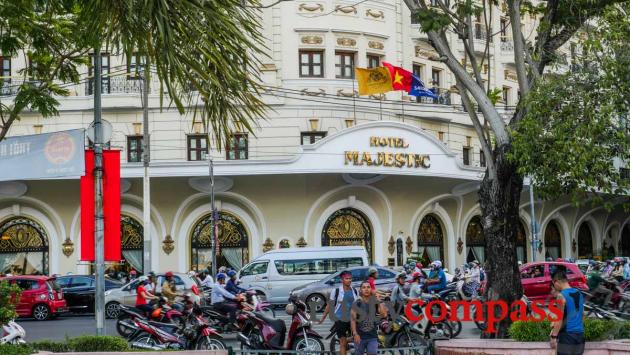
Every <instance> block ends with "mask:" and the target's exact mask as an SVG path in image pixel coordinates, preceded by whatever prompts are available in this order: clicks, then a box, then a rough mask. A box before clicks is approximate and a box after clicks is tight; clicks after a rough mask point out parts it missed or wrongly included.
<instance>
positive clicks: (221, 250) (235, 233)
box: [191, 212, 249, 271]
mask: <svg viewBox="0 0 630 355" xmlns="http://www.w3.org/2000/svg"><path fill="white" fill-rule="evenodd" d="M217 227H218V228H217V229H218V233H217V235H218V238H217V239H218V240H219V244H218V248H217V251H218V255H217V257H216V259H217V268H219V267H221V266H226V267H232V268H234V269H236V270H239V269H240V268H241V267H243V265H245V264H246V263H247V260H248V259H249V249H248V247H249V237H248V234H247V231H246V230H245V227H244V226H243V223H241V221H240V220H239V219H238V218H236V217H235V216H233V215H232V214H230V213H227V212H221V213H219V220H218V222H217ZM191 264H192V265H191V268H192V269H193V270H197V271H200V270H204V269H206V268H211V267H212V215H211V214H209V215H207V216H205V217H204V218H202V219H201V220H200V221H199V222H197V224H196V225H195V227H194V228H193V233H192V238H191Z"/></svg>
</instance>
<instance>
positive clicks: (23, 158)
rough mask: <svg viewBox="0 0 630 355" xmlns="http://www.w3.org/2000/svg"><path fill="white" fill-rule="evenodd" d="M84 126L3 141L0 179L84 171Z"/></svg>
mask: <svg viewBox="0 0 630 355" xmlns="http://www.w3.org/2000/svg"><path fill="white" fill-rule="evenodd" d="M84 141H85V135H84V133H83V130H82V129H76V130H71V131H62V132H54V133H45V134H35V135H29V136H19V137H9V138H7V139H5V140H3V141H2V142H0V181H7V180H27V179H47V178H59V177H77V176H81V175H83V174H84V172H85V162H84V156H83V154H84V153H83V149H84V148H83V145H84Z"/></svg>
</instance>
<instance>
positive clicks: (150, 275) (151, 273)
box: [147, 271, 155, 277]
mask: <svg viewBox="0 0 630 355" xmlns="http://www.w3.org/2000/svg"><path fill="white" fill-rule="evenodd" d="M147 276H148V277H155V273H154V272H153V271H151V272H149V273H148V274H147Z"/></svg>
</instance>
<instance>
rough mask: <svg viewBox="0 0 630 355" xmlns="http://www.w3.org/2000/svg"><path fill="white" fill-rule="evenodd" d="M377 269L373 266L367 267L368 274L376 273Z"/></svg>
mask: <svg viewBox="0 0 630 355" xmlns="http://www.w3.org/2000/svg"><path fill="white" fill-rule="evenodd" d="M377 273H378V270H376V268H375V267H371V268H369V269H368V275H372V274H377Z"/></svg>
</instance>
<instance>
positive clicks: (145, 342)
mask: <svg viewBox="0 0 630 355" xmlns="http://www.w3.org/2000/svg"><path fill="white" fill-rule="evenodd" d="M133 322H134V325H135V326H136V330H135V331H134V333H133V334H132V335H131V336H130V340H129V345H130V347H131V348H135V349H145V350H166V349H169V350H224V349H227V347H226V345H225V343H224V342H223V340H221V339H222V336H221V334H219V333H218V332H217V331H216V330H214V329H213V328H212V327H210V325H209V324H208V322H207V321H206V320H205V319H204V317H203V313H202V312H201V310H200V309H198V308H196V309H195V311H193V312H192V313H190V314H189V315H188V316H187V317H186V320H185V321H184V322H183V323H182V324H180V325H177V324H169V323H159V322H154V321H149V320H146V319H141V318H133Z"/></svg>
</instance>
